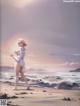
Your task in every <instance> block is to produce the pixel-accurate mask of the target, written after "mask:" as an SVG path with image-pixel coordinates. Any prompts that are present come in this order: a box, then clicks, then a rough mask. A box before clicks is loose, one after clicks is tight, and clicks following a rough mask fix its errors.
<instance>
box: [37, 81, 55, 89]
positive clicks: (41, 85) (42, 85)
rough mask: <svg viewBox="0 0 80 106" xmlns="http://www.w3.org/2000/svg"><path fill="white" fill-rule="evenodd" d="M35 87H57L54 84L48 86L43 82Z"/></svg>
mask: <svg viewBox="0 0 80 106" xmlns="http://www.w3.org/2000/svg"><path fill="white" fill-rule="evenodd" d="M37 85H39V86H40V87H50V88H55V87H56V86H57V84H56V83H53V84H49V83H45V82H38V83H37Z"/></svg>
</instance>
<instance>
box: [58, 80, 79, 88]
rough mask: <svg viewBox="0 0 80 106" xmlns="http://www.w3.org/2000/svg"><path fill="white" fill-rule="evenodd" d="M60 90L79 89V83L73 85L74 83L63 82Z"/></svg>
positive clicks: (59, 86)
mask: <svg viewBox="0 0 80 106" xmlns="http://www.w3.org/2000/svg"><path fill="white" fill-rule="evenodd" d="M58 89H69V90H71V89H75V90H76V89H79V85H78V84H77V83H72V82H67V81H65V82H61V83H60V84H59V85H58Z"/></svg>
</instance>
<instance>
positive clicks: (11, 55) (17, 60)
mask: <svg viewBox="0 0 80 106" xmlns="http://www.w3.org/2000/svg"><path fill="white" fill-rule="evenodd" d="M10 56H11V57H12V58H13V59H14V60H15V61H16V62H18V60H17V59H16V58H15V57H14V55H13V54H11V55H10Z"/></svg>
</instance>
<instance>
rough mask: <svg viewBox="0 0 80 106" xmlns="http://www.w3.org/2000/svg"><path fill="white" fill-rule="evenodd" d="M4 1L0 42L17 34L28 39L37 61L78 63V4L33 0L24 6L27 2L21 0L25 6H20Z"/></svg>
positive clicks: (53, 0)
mask: <svg viewBox="0 0 80 106" xmlns="http://www.w3.org/2000/svg"><path fill="white" fill-rule="evenodd" d="M4 1H5V0H3V3H2V5H1V6H2V8H1V19H2V20H1V22H2V26H1V35H2V43H3V44H4V42H6V41H7V40H9V39H10V38H12V37H16V36H17V34H18V33H20V34H22V35H23V36H24V37H26V39H30V42H29V43H30V48H29V51H30V52H32V53H33V54H34V55H35V58H36V57H37V61H44V62H46V61H49V62H50V63H53V64H57V63H60V64H65V63H66V62H68V63H70V64H71V63H74V64H77V65H79V63H80V55H75V54H80V5H79V4H78V3H63V2H62V0H34V2H35V3H31V5H27V4H26V3H29V2H25V0H23V5H24V4H26V5H24V6H23V8H19V5H18V2H19V1H18V0H17V1H16V0H14V1H13V3H12V2H10V0H6V2H4ZM21 1H22V0H21ZM36 1H37V2H36ZM40 1H41V2H40ZM24 2H25V3H24ZM20 6H21V4H20ZM61 62H62V63H61ZM74 64H71V65H74ZM74 66H75V65H74Z"/></svg>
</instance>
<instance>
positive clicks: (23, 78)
mask: <svg viewBox="0 0 80 106" xmlns="http://www.w3.org/2000/svg"><path fill="white" fill-rule="evenodd" d="M20 74H21V78H22V80H24V81H25V83H26V86H27V89H29V88H30V87H29V84H28V80H27V78H26V77H25V75H24V71H23V67H22V68H21V70H20Z"/></svg>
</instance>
